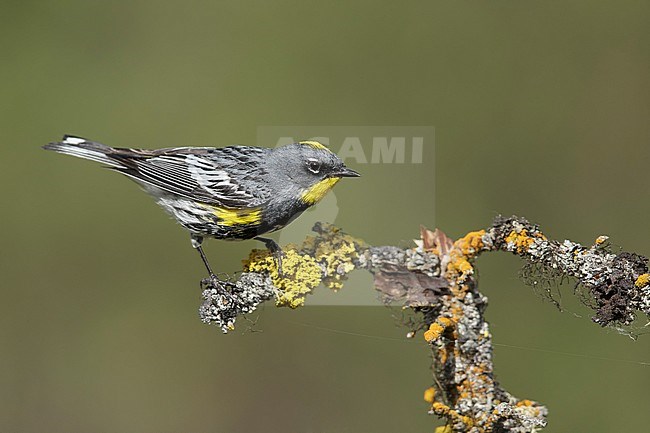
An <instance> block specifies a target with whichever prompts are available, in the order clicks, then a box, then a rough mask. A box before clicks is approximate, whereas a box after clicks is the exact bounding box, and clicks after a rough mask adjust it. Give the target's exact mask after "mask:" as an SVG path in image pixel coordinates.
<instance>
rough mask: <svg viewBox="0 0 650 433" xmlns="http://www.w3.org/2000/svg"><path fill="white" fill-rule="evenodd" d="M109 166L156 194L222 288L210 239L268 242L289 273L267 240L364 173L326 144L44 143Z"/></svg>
mask: <svg viewBox="0 0 650 433" xmlns="http://www.w3.org/2000/svg"><path fill="white" fill-rule="evenodd" d="M43 148H44V149H46V150H53V151H55V152H58V153H63V154H66V155H72V156H77V157H79V158H84V159H89V160H91V161H96V162H100V163H102V164H105V165H106V166H108V168H110V169H111V170H114V171H117V172H119V173H122V174H124V175H126V176H128V177H129V178H131V179H133V180H134V181H135V182H137V183H138V184H140V185H141V186H142V188H143V189H144V190H145V191H146V192H147V193H149V194H151V195H152V196H153V197H154V198H155V200H156V201H157V203H158V204H159V205H160V206H162V207H163V209H165V210H166V211H167V212H168V213H169V214H171V216H172V217H174V218H175V219H176V221H178V223H179V224H180V225H181V226H183V227H184V228H185V229H187V230H188V231H189V232H190V236H191V241H192V246H193V247H194V248H195V249H196V250H198V252H199V254H200V255H201V259H202V260H203V263H204V264H205V267H206V269H207V271H208V274H209V275H210V278H211V279H212V281H213V282H214V284H217V285H219V280H218V279H217V278H216V276H215V273H214V272H213V271H212V268H211V267H210V264H209V263H208V259H207V258H206V256H205V253H204V252H203V249H202V247H201V244H202V242H203V240H204V238H206V237H210V238H216V239H225V240H244V239H257V240H259V241H262V242H264V244H265V245H266V247H267V248H268V249H269V250H270V251H271V253H272V254H273V255H274V256H275V258H276V260H277V264H278V269H279V271H280V272H281V270H282V250H281V249H280V247H279V246H278V244H277V243H276V242H275V241H273V240H272V239H269V238H264V237H261V236H260V235H262V234H264V233H268V232H273V231H276V230H279V229H281V228H283V227H285V226H286V225H287V224H289V223H290V222H291V221H293V220H294V219H295V218H296V217H298V216H299V215H300V214H301V213H302V212H303V211H305V210H306V209H307V208H309V207H310V206H313V205H314V204H316V203H317V202H318V201H320V200H321V199H322V198H323V197H324V196H325V194H327V192H328V191H329V190H330V189H332V187H333V186H334V185H335V184H336V183H337V182H338V181H339V180H340V179H341V178H343V177H357V176H359V173H357V172H356V171H354V170H351V169H349V168H348V167H346V166H345V164H344V163H343V161H342V160H341V159H340V158H339V157H338V156H337V155H336V154H334V153H333V152H332V151H331V150H329V149H328V148H327V147H326V146H325V145H323V144H322V143H320V142H318V141H300V142H298V143H293V144H288V145H285V146H282V147H277V148H264V147H253V146H228V147H221V148H214V147H173V148H166V149H157V150H146V149H127V148H116V147H110V146H106V145H104V144H101V143H98V142H95V141H91V140H87V139H85V138H82V137H77V136H73V135H65V136H64V137H63V139H62V140H61V141H58V142H52V143H49V144H46V145H45V146H43Z"/></svg>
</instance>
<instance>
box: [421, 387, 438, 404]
mask: <svg viewBox="0 0 650 433" xmlns="http://www.w3.org/2000/svg"><path fill="white" fill-rule="evenodd" d="M435 397H436V390H435V389H434V388H433V387H432V386H431V387H429V388H427V389H425V390H424V401H426V402H427V403H430V404H433V401H434V399H435Z"/></svg>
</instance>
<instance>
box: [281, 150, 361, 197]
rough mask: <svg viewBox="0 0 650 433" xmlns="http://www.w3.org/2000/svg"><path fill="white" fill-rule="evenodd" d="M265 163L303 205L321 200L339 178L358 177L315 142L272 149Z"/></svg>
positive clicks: (357, 174) (330, 152) (334, 155)
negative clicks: (297, 196)
mask: <svg viewBox="0 0 650 433" xmlns="http://www.w3.org/2000/svg"><path fill="white" fill-rule="evenodd" d="M269 163H270V164H271V165H272V166H273V169H274V170H273V173H280V176H279V179H278V180H279V181H280V182H282V183H283V184H284V185H283V186H284V188H290V189H291V190H292V191H293V192H294V193H297V194H298V195H299V197H300V200H302V201H303V202H304V203H306V204H307V205H310V206H311V205H313V204H315V203H317V202H318V201H319V200H321V199H322V198H323V197H324V196H325V194H327V192H328V191H329V190H330V189H332V187H333V186H334V185H335V184H336V183H337V182H338V181H339V180H341V178H342V177H358V176H360V175H359V173H357V172H356V171H354V170H351V169H349V168H348V167H346V166H345V164H344V163H343V161H342V160H341V158H339V157H338V156H337V155H336V154H335V153H334V152H332V151H331V150H329V149H328V148H327V147H326V146H325V145H324V144H322V143H319V142H318V141H301V142H298V143H293V144H288V145H286V146H282V147H278V148H276V149H273V151H272V152H271V155H270V158H269Z"/></svg>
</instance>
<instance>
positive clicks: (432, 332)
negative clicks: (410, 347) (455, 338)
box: [424, 317, 457, 343]
mask: <svg viewBox="0 0 650 433" xmlns="http://www.w3.org/2000/svg"><path fill="white" fill-rule="evenodd" d="M456 322H457V319H455V318H454V319H450V318H449V317H438V318H437V319H436V321H435V322H433V323H432V324H431V325H429V329H428V330H427V331H425V332H424V339H425V340H426V341H427V343H431V342H432V341H433V340H437V339H438V338H440V336H441V335H442V333H443V332H445V329H447V328H449V327H450V326H452V325H455V324H456Z"/></svg>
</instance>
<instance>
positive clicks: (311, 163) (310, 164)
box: [307, 158, 320, 174]
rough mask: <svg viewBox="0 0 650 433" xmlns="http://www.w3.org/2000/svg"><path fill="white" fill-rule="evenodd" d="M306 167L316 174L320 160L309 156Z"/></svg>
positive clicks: (318, 170)
mask: <svg viewBox="0 0 650 433" xmlns="http://www.w3.org/2000/svg"><path fill="white" fill-rule="evenodd" d="M307 168H308V169H309V171H311V172H312V173H314V174H318V173H319V172H320V162H318V160H317V159H313V158H309V159H308V160H307Z"/></svg>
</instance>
